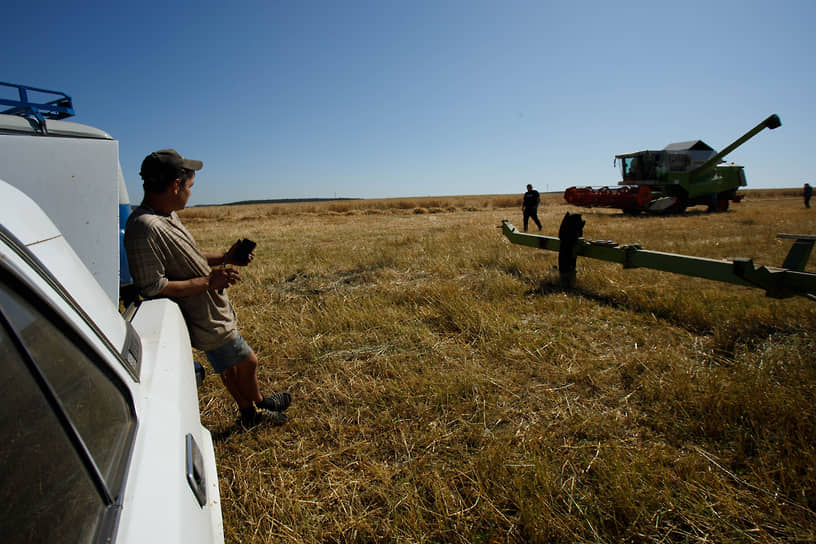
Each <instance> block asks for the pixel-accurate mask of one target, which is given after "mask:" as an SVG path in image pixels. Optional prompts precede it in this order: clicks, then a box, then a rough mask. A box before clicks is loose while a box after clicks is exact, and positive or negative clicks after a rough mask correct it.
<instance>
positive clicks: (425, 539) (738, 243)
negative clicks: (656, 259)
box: [180, 191, 816, 543]
mask: <svg viewBox="0 0 816 544" xmlns="http://www.w3.org/2000/svg"><path fill="white" fill-rule="evenodd" d="M795 194H796V193H794V192H785V191H779V192H773V191H765V192H762V191H749V192H748V197H747V198H746V200H744V201H743V202H742V203H740V204H737V205H734V206H733V207H732V209H731V211H729V212H727V213H721V214H708V213H704V211H703V208H694V209H692V210H691V211H690V212H689V213H688V214H687V215H685V216H670V217H627V216H624V215H622V214H620V213H619V212H616V211H614V210H579V209H577V208H573V207H569V206H566V205H565V204H563V200H562V199H561V197H560V195H542V198H543V202H542V206H541V208H540V209H539V217H540V218H541V220H542V223H543V224H544V229H543V231H542V234H545V235H549V236H557V232H558V226H559V224H560V221H561V218H562V217H563V215H564V213H565V212H566V211H573V212H574V211H581V212H582V213H583V215H584V219H585V220H586V221H587V224H586V227H585V230H584V236H585V238H587V239H604V240H614V241H616V242H619V243H622V244H629V243H639V244H641V245H642V246H643V247H644V248H646V249H652V250H659V251H668V252H673V253H681V254H687V255H696V256H702V257H710V258H729V259H730V258H734V257H752V258H753V259H754V261H755V262H756V263H757V264H767V265H780V264H781V263H782V261H783V259H784V257H785V255H786V253H787V251H788V249H789V247H790V243H791V241H790V240H781V239H777V238H776V234H777V233H779V232H788V233H796V234H816V224H815V222H814V217H816V211H814V210H805V209H804V207H803V205H802V201H801V198H797V197H796V196H795ZM519 206H520V195H519V196H507V195H497V196H473V197H449V198H427V199H418V198H417V199H402V200H400V199H395V200H363V201H343V202H325V203H314V204H308V203H298V204H267V205H242V206H221V207H207V208H192V209H188V210H184V211H183V212H181V214H180V215H181V217H182V220H183V221H184V222H185V224H186V225H187V227H188V228H189V229H190V231H191V232H192V233H193V234H194V235H195V236H196V239H197V241H198V243H199V245H200V246H201V247H202V248H204V249H205V250H213V251H215V250H223V249H226V248H227V247H229V245H230V244H231V243H232V242H233V241H234V240H235V239H237V238H239V237H249V238H252V239H253V240H255V241H257V242H258V248H257V249H256V257H255V260H254V261H253V263H252V264H251V265H250V266H249V267H247V268H246V269H242V275H243V281H242V282H241V283H240V284H238V285H237V286H234V287H232V288H231V289H230V296H231V298H232V300H233V302H234V304H235V306H236V309H237V312H238V316H239V320H240V322H239V324H240V328H241V331H242V334H243V335H244V337H245V338H246V339H247V341H248V342H249V343H250V345H252V346H253V348H254V349H255V351H256V353H257V354H258V357H259V359H260V361H261V368H260V374H259V379H260V382H261V384H262V388H263V389H264V390H265V391H267V392H271V391H273V390H280V389H288V390H289V391H290V392H291V393H292V395H293V405H292V407H291V408H290V409H289V411H288V414H289V418H290V419H289V422H288V423H286V424H285V425H283V426H280V427H259V428H255V429H252V430H248V431H247V430H243V429H241V428H240V427H238V426H237V425H236V416H237V413H236V410H235V407H234V404H233V403H232V401H231V400H230V399H229V397H228V395H227V394H226V392H225V390H224V389H223V387H222V386H221V384H220V382H219V381H218V380H217V379H216V378H214V377H213V376H212V375H210V376H209V377H208V379H207V380H206V381H205V383H204V385H203V386H202V387H201V388H200V390H199V397H200V406H201V413H202V421H203V423H204V424H205V426H207V427H208V428H209V429H210V431H211V432H212V433H213V437H214V441H215V448H216V456H217V462H218V470H219V477H220V490H221V497H222V509H223V516H224V525H225V533H226V540H227V542H240V543H265V542H299V543H319V542H320V543H322V542H406V543H407V542H411V543H413V542H417V543H420V542H422V543H430V542H462V543H465V542H468V543H469V542H490V543H494V542H620V541H626V542H791V541H814V540H816V513H814V510H816V418H814V416H816V402H815V401H816V365H814V362H816V355H814V353H816V333H814V331H816V302H814V301H810V300H807V299H804V298H801V297H797V298H789V299H783V300H775V299H770V298H766V297H765V296H764V293H763V292H762V291H759V290H754V289H750V288H743V287H737V286H732V285H728V284H720V283H716V282H712V281H707V280H702V279H694V278H688V277H684V276H679V275H675V274H669V273H661V272H656V271H649V270H640V269H635V270H624V269H623V268H621V267H620V266H619V265H615V264H611V263H604V262H601V261H595V260H585V259H581V258H579V260H578V281H577V285H576V286H575V288H574V289H571V290H568V291H565V290H562V289H560V288H558V287H557V281H556V276H555V274H554V273H553V272H552V268H553V266H555V265H556V264H557V254H555V253H551V252H546V251H541V250H536V249H531V248H527V247H523V246H517V245H512V244H510V243H509V242H508V241H507V240H506V239H505V238H504V237H503V236H502V235H501V231H500V230H499V229H497V228H496V226H497V225H499V224H500V222H501V220H502V219H509V220H510V221H512V222H513V223H514V224H515V225H516V226H517V227H519V228H520V227H521V212H520V208H519ZM808 270H809V271H816V256H814V257H812V258H811V263H810V264H809V267H808ZM198 355H199V356H198V357H197V359H198V360H199V361H200V362H204V359H203V357H201V356H200V354H198Z"/></svg>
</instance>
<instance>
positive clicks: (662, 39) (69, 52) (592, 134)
mask: <svg viewBox="0 0 816 544" xmlns="http://www.w3.org/2000/svg"><path fill="white" fill-rule="evenodd" d="M0 13H2V22H0V29H2V32H0V45H2V50H3V51H4V52H5V54H4V55H3V59H2V60H1V61H0V67H2V69H0V81H6V82H11V83H22V84H28V85H31V86H34V87H41V88H45V89H53V90H59V91H62V92H65V93H67V94H68V95H70V96H71V97H72V98H73V100H74V106H75V109H76V112H77V115H76V117H75V118H74V119H73V120H75V121H77V122H80V123H85V124H88V125H92V126H95V127H98V128H101V129H103V130H105V131H107V132H108V133H110V134H111V135H112V136H113V137H114V138H116V139H117V140H118V141H119V153H120V162H121V164H122V169H123V171H124V174H125V178H126V180H127V185H128V190H129V192H130V198H131V200H132V201H134V202H138V201H139V200H141V195H142V190H141V180H140V179H139V176H138V172H139V165H140V163H141V160H142V158H144V156H145V155H147V154H148V153H149V152H151V151H153V150H156V149H161V148H166V147H173V148H175V149H177V150H178V151H179V152H181V153H182V154H183V155H185V156H187V157H191V158H195V159H200V160H202V161H204V169H203V170H202V171H201V172H200V173H199V175H198V176H197V177H196V186H195V189H194V190H193V195H192V198H191V200H190V204H214V203H225V202H234V201H239V200H250V199H268V198H308V197H323V198H331V197H335V196H337V197H362V198H381V197H401V196H443V195H470V194H504V193H521V192H523V191H524V186H525V185H526V184H527V183H532V184H533V185H534V186H535V187H536V188H538V189H539V190H541V191H546V190H549V191H561V190H563V189H564V188H566V187H568V186H571V185H610V184H615V183H617V181H618V180H619V179H620V178H619V173H618V170H617V169H615V168H613V166H612V161H613V157H614V155H615V154H616V153H624V152H629V151H636V150H640V149H662V148H663V147H664V146H665V145H667V144H669V143H671V142H677V141H684V140H692V139H698V138H699V139H702V140H704V141H705V142H706V143H708V144H709V145H711V146H712V147H714V148H716V149H721V148H723V147H725V146H726V145H727V144H729V143H730V142H731V141H733V140H735V139H736V138H737V137H739V136H741V135H742V134H743V133H744V132H746V131H747V130H749V129H750V128H752V127H753V126H754V125H756V124H757V123H759V122H760V121H762V120H763V119H764V118H765V117H767V116H768V115H769V114H771V113H777V114H778V115H779V116H780V118H781V119H782V127H780V128H779V129H777V130H774V131H767V130H766V131H763V132H762V133H760V134H759V135H758V136H756V137H755V138H754V139H753V140H751V141H749V142H748V143H746V144H745V145H743V146H742V147H740V148H739V149H737V150H736V151H734V152H733V153H732V154H731V155H730V156H729V157H728V160H729V161H734V162H736V163H737V164H743V165H745V167H746V175H747V179H748V186H749V188H750V187H753V188H772V187H799V186H801V185H802V184H803V183H804V182H805V181H809V182H811V183H813V182H814V181H816V180H815V179H814V175H813V166H812V164H811V161H810V160H809V159H810V157H811V155H810V153H812V152H813V150H814V149H816V135H814V130H813V129H814V127H816V108H815V107H814V100H813V96H814V91H816V70H814V64H816V61H814V54H816V47H814V46H816V38H814V33H813V31H812V25H813V21H814V20H815V19H816V2H813V1H811V0H806V1H784V0H782V1H778V2H770V1H766V2H756V1H751V0H747V1H723V2H718V1H712V0H709V1H707V2H697V1H687V2H671V3H666V2H654V1H652V2H627V1H619V2H605V1H604V2H601V1H598V2H592V1H580V0H579V1H570V2H566V1H564V2H548V1H538V2H531V1H515V0H505V1H501V2H500V1H491V2H485V1H480V0H438V1H425V0H413V1H410V2H409V1H392V0H381V1H370V2H369V1H366V2H361V1H331V2H330V1H310V0H297V1H296V0H289V1H275V0H270V1H257V2H254V1H253V2H234V3H227V2H209V1H202V2H167V3H165V2H161V3H159V2H152V1H149V0H148V1H143V2H139V3H136V2H129V3H119V2H110V1H106V2H86V1H82V0H79V1H76V2H59V3H56V2H49V1H46V2H37V3H36V5H32V4H30V3H28V2H21V1H17V0H13V1H12V2H11V3H10V4H9V3H6V4H4V7H3V8H2V10H1V11H0Z"/></svg>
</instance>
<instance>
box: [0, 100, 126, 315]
mask: <svg viewBox="0 0 816 544" xmlns="http://www.w3.org/2000/svg"><path fill="white" fill-rule="evenodd" d="M46 126H47V127H48V132H47V133H45V134H44V133H42V132H38V131H37V129H36V128H35V127H34V126H32V124H31V123H30V122H29V121H28V119H26V118H24V117H20V116H17V115H4V114H0V179H3V180H6V181H7V182H8V183H10V184H12V185H14V186H15V187H17V188H18V189H21V190H22V191H23V192H25V193H26V194H27V195H28V196H30V197H31V198H33V199H34V201H35V202H37V204H38V205H39V206H40V207H42V209H43V210H45V213H46V214H48V217H50V218H51V220H52V221H53V222H54V223H55V224H56V225H57V227H58V228H59V229H60V232H62V233H63V235H64V236H65V237H66V239H67V240H68V242H69V243H70V244H71V247H73V248H74V251H76V253H77V255H79V257H80V259H82V261H83V262H84V263H85V264H86V266H87V267H88V269H89V270H90V271H91V273H92V274H93V276H94V277H95V278H96V280H97V281H98V282H99V283H100V284H101V285H102V288H103V289H104V290H105V292H106V293H107V294H108V297H109V298H110V299H111V300H113V301H114V302H117V301H118V300H119V278H120V255H119V251H120V245H119V224H120V222H119V214H120V204H122V205H126V206H124V207H125V208H128V211H127V212H123V213H129V199H128V194H127V188H126V187H125V181H124V177H123V176H122V169H121V167H120V166H119V142H117V141H116V140H114V139H113V138H112V137H111V136H110V135H109V134H108V133H106V132H104V131H102V130H99V129H97V128H94V127H90V126H87V125H82V124H79V123H73V122H68V121H59V120H48V121H47V122H46ZM121 272H124V273H126V274H127V271H126V270H123V271H121Z"/></svg>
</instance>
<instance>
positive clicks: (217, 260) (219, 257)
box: [201, 251, 227, 266]
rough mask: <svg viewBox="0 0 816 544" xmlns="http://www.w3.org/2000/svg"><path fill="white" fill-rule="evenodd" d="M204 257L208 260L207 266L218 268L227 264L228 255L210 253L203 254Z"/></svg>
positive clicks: (204, 252)
mask: <svg viewBox="0 0 816 544" xmlns="http://www.w3.org/2000/svg"><path fill="white" fill-rule="evenodd" d="M201 254H202V255H204V257H206V259H207V264H208V265H210V266H218V265H220V264H226V261H225V257H226V256H227V254H226V253H210V252H208V251H202V252H201Z"/></svg>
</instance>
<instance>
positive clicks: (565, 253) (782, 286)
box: [499, 212, 816, 301]
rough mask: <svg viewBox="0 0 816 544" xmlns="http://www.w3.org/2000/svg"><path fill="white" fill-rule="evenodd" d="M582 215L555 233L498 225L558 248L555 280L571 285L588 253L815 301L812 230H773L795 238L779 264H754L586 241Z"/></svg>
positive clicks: (515, 238)
mask: <svg viewBox="0 0 816 544" xmlns="http://www.w3.org/2000/svg"><path fill="white" fill-rule="evenodd" d="M584 225H586V221H584V220H583V218H582V217H581V214H573V213H569V212H567V214H566V215H565V216H564V219H563V220H562V221H561V226H560V228H559V230H558V235H559V237H558V238H555V237H551V236H542V235H536V234H526V233H522V232H519V231H518V230H517V229H516V227H514V226H513V224H512V223H510V222H509V221H508V220H506V219H505V220H503V221H502V224H501V225H499V228H501V229H502V233H503V234H504V236H505V237H506V238H507V239H508V240H509V241H510V242H512V243H514V244H519V245H524V246H530V247H535V248H538V249H545V250H548V251H555V252H558V270H559V281H560V284H561V286H562V287H572V286H574V284H575V280H576V275H577V266H576V265H577V258H578V257H579V256H580V257H588V258H590V259H598V260H601V261H609V262H616V263H620V264H621V265H622V266H623V267H624V268H650V269H652V270H661V271H663V272H672V273H674V274H682V275H684V276H693V277H697V278H704V279H708V280H713V281H719V282H724V283H731V284H734V285H742V286H745V287H754V288H758V289H763V290H765V294H766V296H769V297H772V298H788V297H792V296H803V297H807V298H809V299H811V300H814V301H816V273H813V272H805V267H806V266H807V262H808V259H809V258H810V255H811V253H812V251H813V246H814V244H816V236H812V235H807V234H778V235H777V237H779V238H789V239H793V240H795V242H794V244H793V247H791V249H790V251H789V252H788V255H787V257H786V258H785V261H784V263H783V264H782V266H781V267H772V266H757V265H755V264H754V262H753V260H752V259H749V258H736V259H734V260H733V261H727V260H716V259H707V258H704V257H694V256H688V255H678V254H675V253H664V252H661V251H649V250H646V249H643V248H642V247H641V246H639V245H637V244H632V245H626V246H620V245H618V244H617V243H615V242H613V241H611V240H596V241H587V240H584V238H583V229H584Z"/></svg>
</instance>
